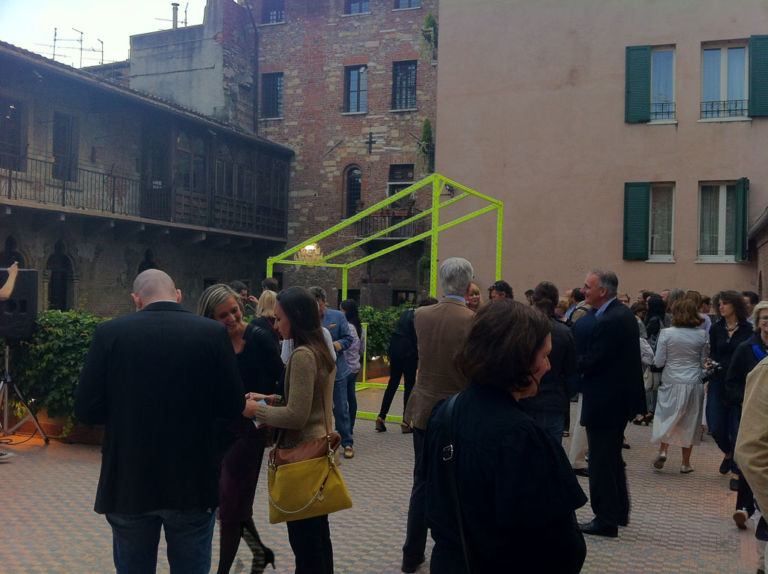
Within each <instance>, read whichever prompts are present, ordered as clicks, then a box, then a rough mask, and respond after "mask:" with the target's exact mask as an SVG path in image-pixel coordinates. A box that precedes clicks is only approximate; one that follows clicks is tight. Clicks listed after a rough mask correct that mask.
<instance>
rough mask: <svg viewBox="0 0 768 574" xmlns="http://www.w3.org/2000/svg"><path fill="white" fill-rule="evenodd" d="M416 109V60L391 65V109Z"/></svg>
mask: <svg viewBox="0 0 768 574" xmlns="http://www.w3.org/2000/svg"><path fill="white" fill-rule="evenodd" d="M415 107H416V60H409V61H407V62H393V63H392V109H393V110H408V109H413V108H415Z"/></svg>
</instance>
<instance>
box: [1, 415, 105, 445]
mask: <svg viewBox="0 0 768 574" xmlns="http://www.w3.org/2000/svg"><path fill="white" fill-rule="evenodd" d="M22 418H23V417H22ZM19 420H20V419H19V418H18V417H16V416H14V415H13V414H12V413H9V414H8V424H9V426H10V427H13V425H15V424H16V423H17V422H19ZM37 421H38V422H39V423H40V426H41V427H42V429H43V430H44V431H45V434H47V435H48V437H49V438H51V439H56V440H59V441H61V442H66V443H81V444H101V443H102V442H103V441H104V427H103V426H101V425H99V426H95V427H89V426H85V425H81V424H76V425H75V426H74V427H72V429H71V430H70V431H69V434H67V436H62V433H63V432H64V426H65V425H66V424H67V417H49V416H48V412H47V411H46V410H45V409H43V410H41V411H40V412H38V413H37ZM36 430H37V428H36V427H35V423H34V421H33V420H32V419H28V420H27V421H26V422H25V423H24V424H23V425H21V426H20V427H19V428H17V429H16V432H17V433H20V434H30V435H31V434H32V433H34V432H35V431H36ZM38 434H39V433H38Z"/></svg>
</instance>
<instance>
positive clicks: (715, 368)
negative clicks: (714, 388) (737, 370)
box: [703, 361, 723, 383]
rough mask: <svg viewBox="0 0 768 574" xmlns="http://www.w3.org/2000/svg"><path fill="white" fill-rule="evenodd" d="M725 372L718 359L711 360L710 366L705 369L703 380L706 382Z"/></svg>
mask: <svg viewBox="0 0 768 574" xmlns="http://www.w3.org/2000/svg"><path fill="white" fill-rule="evenodd" d="M722 374H723V366H722V365H721V364H720V363H718V362H717V361H709V366H708V367H707V368H706V369H704V377H703V381H704V382H705V383H706V382H708V381H711V380H712V379H714V378H717V377H720V376H722Z"/></svg>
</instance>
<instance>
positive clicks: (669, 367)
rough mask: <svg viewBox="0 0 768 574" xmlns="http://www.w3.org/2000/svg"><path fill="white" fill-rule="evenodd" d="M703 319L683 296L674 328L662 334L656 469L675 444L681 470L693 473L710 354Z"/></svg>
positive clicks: (655, 426)
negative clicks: (694, 448) (693, 460)
mask: <svg viewBox="0 0 768 574" xmlns="http://www.w3.org/2000/svg"><path fill="white" fill-rule="evenodd" d="M702 321H703V320H702V318H701V317H700V316H699V312H698V309H697V308H696V303H694V302H693V301H691V300H690V299H681V300H678V301H676V302H675V304H674V305H673V306H672V327H669V328H668V329H663V330H662V331H661V333H660V334H659V339H658V343H657V345H656V356H655V357H654V364H655V366H656V367H664V370H663V371H662V373H661V386H660V387H659V396H658V402H657V403H656V413H655V416H654V419H653V435H652V437H651V442H652V443H657V442H659V443H661V444H660V445H659V454H658V455H657V456H656V459H655V460H654V461H653V466H654V468H657V469H661V468H663V467H664V463H665V462H666V461H667V451H668V449H669V445H670V444H672V445H676V446H680V447H682V450H683V465H682V466H681V467H680V472H681V473H683V474H687V473H689V472H693V467H692V466H691V451H692V450H693V445H694V444H696V443H698V438H699V433H700V432H701V413H702V408H703V403H704V385H703V384H702V376H703V374H704V372H703V366H704V361H705V360H706V358H707V353H708V344H707V336H706V333H705V332H704V331H703V330H702V329H699V328H698V327H699V325H701V323H702Z"/></svg>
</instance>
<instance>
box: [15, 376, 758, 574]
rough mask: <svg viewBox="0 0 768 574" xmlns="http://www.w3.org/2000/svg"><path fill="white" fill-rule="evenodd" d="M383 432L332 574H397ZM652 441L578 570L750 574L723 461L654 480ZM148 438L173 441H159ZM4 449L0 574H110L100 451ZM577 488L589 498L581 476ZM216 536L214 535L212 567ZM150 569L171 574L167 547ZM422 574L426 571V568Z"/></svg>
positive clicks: (287, 558)
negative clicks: (623, 514)
mask: <svg viewBox="0 0 768 574" xmlns="http://www.w3.org/2000/svg"><path fill="white" fill-rule="evenodd" d="M398 394H400V393H398ZM380 396H381V391H380V390H379V389H366V390H364V391H360V393H359V401H360V409H361V410H368V411H373V412H375V411H376V410H378V409H377V407H378V402H379V401H380ZM401 410H402V403H401V400H400V397H398V398H397V400H396V402H395V404H394V405H393V408H392V411H391V414H395V415H399V414H401ZM388 428H389V431H388V432H386V433H382V434H379V433H376V432H375V431H374V428H373V422H372V421H369V420H361V419H358V421H357V424H356V426H355V448H356V452H357V454H356V456H355V458H354V459H352V460H350V461H346V462H345V463H344V464H343V466H342V472H343V474H344V478H345V480H346V481H347V484H348V486H349V490H350V493H351V495H352V498H353V500H354V504H355V506H354V507H353V508H352V509H350V510H347V511H344V512H340V513H337V514H335V515H333V516H331V519H330V522H331V535H332V538H333V544H334V557H335V565H336V571H337V572H341V573H345V572H349V573H390V572H399V566H400V559H401V550H400V549H401V546H402V543H403V539H404V536H405V520H406V511H407V507H408V496H409V493H410V486H411V469H412V464H413V449H412V445H411V438H410V437H411V435H403V434H401V433H400V430H399V425H397V424H389V425H388ZM180 430H181V429H180ZM650 434H651V430H650V428H649V427H637V426H633V425H630V426H629V427H628V432H627V437H628V439H629V442H630V444H631V445H632V448H631V449H630V450H626V451H624V454H625V459H626V461H627V473H628V477H629V483H630V491H631V495H632V504H633V506H632V514H631V524H630V525H629V526H628V527H627V528H622V529H620V534H619V538H617V539H603V538H591V537H588V538H587V547H588V553H587V559H586V563H585V565H584V570H583V571H584V572H587V573H634V572H638V573H640V572H643V573H649V572H650V573H656V572H681V573H682V572H685V573H691V574H694V573H702V572H704V573H710V572H711V573H717V574H723V573H729V574H730V573H733V574H742V573H744V574H746V573H754V572H755V539H754V523H753V522H752V521H750V522H749V523H748V525H749V529H748V530H746V531H740V530H737V529H736V527H735V525H734V523H733V521H732V519H731V514H732V512H733V505H734V503H735V497H736V494H735V493H733V492H731V491H729V490H728V479H727V478H726V477H723V476H721V475H720V474H718V472H717V466H718V465H719V463H720V455H719V453H718V451H717V448H716V447H715V445H714V442H712V439H711V438H710V437H706V439H705V442H704V443H702V445H701V446H699V447H697V448H695V449H694V453H693V458H692V460H693V464H694V466H695V468H696V471H695V472H694V473H692V474H689V475H682V474H680V473H679V472H678V469H679V466H680V454H679V449H677V450H673V451H671V457H670V460H669V462H668V463H667V467H666V468H665V469H664V470H663V471H662V472H658V471H654V470H653V469H652V468H651V460H652V459H653V455H654V452H655V448H654V447H653V446H651V445H650V444H649V439H650ZM10 438H12V439H13V440H14V441H16V440H21V439H23V438H25V437H20V436H16V437H10ZM157 440H163V441H173V440H174V438H173V437H172V436H158V437H157ZM567 441H568V439H565V441H564V444H565V446H566V447H567V444H568V442H567ZM2 448H4V449H6V450H10V451H12V452H14V453H16V455H17V456H16V457H15V458H14V459H13V461H12V462H9V463H7V464H2V465H0V572H2V573H3V574H34V573H40V574H55V573H99V572H110V571H114V567H113V564H112V554H111V549H112V546H111V533H110V530H109V527H108V525H107V523H106V521H105V520H104V518H103V516H100V515H97V514H95V513H94V512H93V510H92V509H93V500H94V493H95V491H96V484H97V481H98V476H99V462H100V456H101V455H100V452H99V448H98V447H94V446H84V445H69V444H63V443H60V442H58V441H55V440H54V441H51V444H49V445H48V446H45V445H44V444H43V442H42V441H41V440H39V439H38V438H37V437H35V438H33V439H32V440H30V441H28V442H26V443H25V444H22V445H18V446H3V447H2ZM264 476H266V474H262V477H264ZM579 480H580V482H581V484H582V486H583V487H584V489H585V491H587V490H588V487H587V480H586V479H584V478H580V479H579ZM265 483H266V480H263V481H262V484H261V485H260V486H259V489H258V491H257V493H256V502H255V505H254V517H255V521H256V524H257V527H258V528H259V531H260V533H261V535H262V538H263V539H264V541H265V543H266V544H267V545H268V546H270V547H271V548H272V549H273V550H274V551H275V554H276V562H277V564H276V565H277V570H276V572H292V571H293V555H292V553H291V550H290V547H289V545H288V537H287V534H286V530H285V525H282V524H278V525H270V524H269V523H268V520H267V498H266V492H265ZM578 515H579V519H580V520H582V521H583V520H588V519H590V518H591V516H592V514H591V511H590V509H589V504H587V506H585V507H584V508H582V509H580V510H579V512H578ZM217 537H218V532H217V533H215V535H214V563H213V568H212V571H215V567H216V556H217V553H218V541H217ZM510 551H514V552H524V551H525V549H515V548H514V544H513V543H512V542H510ZM428 552H429V551H428ZM543 559H545V558H543ZM249 565H250V562H249V559H248V553H247V549H246V548H245V545H242V548H241V552H240V554H239V555H238V559H237V561H236V563H235V567H234V568H233V571H235V572H248V570H249V568H248V566H249ZM270 571H272V570H270ZM158 572H168V567H167V562H166V560H165V556H164V548H161V557H160V560H159V566H158ZM420 572H429V566H428V562H427V563H426V564H425V565H424V566H423V567H422V568H421V570H420Z"/></svg>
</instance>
